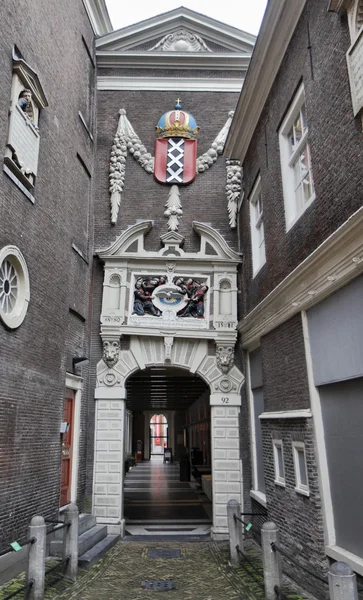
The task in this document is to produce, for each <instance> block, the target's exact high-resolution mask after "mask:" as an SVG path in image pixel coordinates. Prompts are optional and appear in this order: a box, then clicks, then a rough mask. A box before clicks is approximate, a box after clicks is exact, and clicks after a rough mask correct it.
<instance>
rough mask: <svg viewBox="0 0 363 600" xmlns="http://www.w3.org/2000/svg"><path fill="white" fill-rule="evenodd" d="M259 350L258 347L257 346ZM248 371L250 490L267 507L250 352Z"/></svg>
mask: <svg viewBox="0 0 363 600" xmlns="http://www.w3.org/2000/svg"><path fill="white" fill-rule="evenodd" d="M255 350H257V348H255ZM246 371H247V382H248V384H247V386H248V387H247V397H248V403H249V413H250V431H251V457H252V486H253V488H252V489H251V490H250V496H251V498H253V499H254V500H256V501H257V502H259V503H260V504H261V505H262V506H264V507H265V508H266V506H267V499H266V494H264V493H263V492H261V491H260V490H259V489H258V466H257V450H256V421H255V406H254V403H255V399H254V395H253V390H252V388H251V369H250V352H248V354H247V358H246ZM259 418H260V417H259Z"/></svg>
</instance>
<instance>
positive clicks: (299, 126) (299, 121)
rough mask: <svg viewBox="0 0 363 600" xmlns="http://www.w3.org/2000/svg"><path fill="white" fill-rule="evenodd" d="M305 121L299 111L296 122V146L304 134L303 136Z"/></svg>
mask: <svg viewBox="0 0 363 600" xmlns="http://www.w3.org/2000/svg"><path fill="white" fill-rule="evenodd" d="M303 133H304V132H303V122H302V119H301V113H299V115H298V117H297V119H296V121H295V123H294V138H295V139H294V142H295V146H297V144H298V143H299V142H300V140H301V138H302V136H303Z"/></svg>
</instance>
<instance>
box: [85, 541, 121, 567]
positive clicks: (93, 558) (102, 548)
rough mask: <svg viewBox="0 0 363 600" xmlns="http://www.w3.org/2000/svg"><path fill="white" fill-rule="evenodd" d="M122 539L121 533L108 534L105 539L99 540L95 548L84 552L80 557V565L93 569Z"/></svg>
mask: <svg viewBox="0 0 363 600" xmlns="http://www.w3.org/2000/svg"><path fill="white" fill-rule="evenodd" d="M119 539H120V536H119V535H108V536H107V537H105V538H104V539H103V540H101V541H100V542H98V544H96V545H95V546H93V548H91V549H90V550H88V551H87V552H85V553H84V554H82V556H80V557H79V559H78V565H79V566H80V567H83V568H84V569H91V568H92V567H93V565H94V564H96V562H98V561H99V560H100V559H101V558H102V557H103V556H104V555H105V554H106V552H108V551H109V550H111V548H112V546H114V545H115V544H116V543H117V542H118V541H119Z"/></svg>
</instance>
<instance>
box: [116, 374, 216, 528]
mask: <svg viewBox="0 0 363 600" xmlns="http://www.w3.org/2000/svg"><path fill="white" fill-rule="evenodd" d="M126 389H127V401H126V406H127V410H128V412H129V415H130V416H131V418H130V419H129V423H130V424H131V423H132V428H131V426H130V439H131V440H132V454H133V455H135V456H136V457H137V458H138V462H137V463H136V465H135V467H134V468H132V469H130V470H129V472H128V473H127V475H126V478H125V481H124V516H125V521H126V529H125V532H126V535H127V534H129V535H139V534H141V535H148V534H149V535H150V534H171V533H172V534H174V535H175V534H177V535H196V534H199V535H206V534H208V533H209V532H210V527H211V525H212V520H213V511H212V493H211V483H210V485H209V487H206V486H205V482H206V481H208V482H211V470H212V467H211V441H210V412H211V411H210V404H209V395H210V393H209V387H208V386H207V385H206V383H205V382H204V381H203V380H202V379H201V378H200V377H198V376H196V375H193V374H191V373H188V372H187V371H185V370H183V369H180V368H176V367H165V366H164V367H152V368H149V369H145V370H143V371H138V372H136V373H135V374H134V375H132V376H131V377H130V378H129V379H128V381H127V384H126ZM138 450H139V453H138ZM140 450H141V452H142V455H141V456H140ZM141 458H142V462H140V461H141Z"/></svg>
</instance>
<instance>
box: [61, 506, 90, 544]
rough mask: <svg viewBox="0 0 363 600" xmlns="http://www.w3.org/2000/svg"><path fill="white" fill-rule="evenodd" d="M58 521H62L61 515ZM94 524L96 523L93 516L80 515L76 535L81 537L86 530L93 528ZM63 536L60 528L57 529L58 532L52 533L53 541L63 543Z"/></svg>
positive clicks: (62, 530)
mask: <svg viewBox="0 0 363 600" xmlns="http://www.w3.org/2000/svg"><path fill="white" fill-rule="evenodd" d="M60 520H62V515H60ZM96 523H97V521H96V517H94V516H93V515H91V514H89V513H82V514H80V515H79V521H78V535H82V533H84V532H85V531H88V529H91V528H92V527H94V526H95V525H96ZM63 535H64V528H63V527H62V529H59V530H58V531H57V530H56V531H55V532H54V539H55V540H60V541H63Z"/></svg>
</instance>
